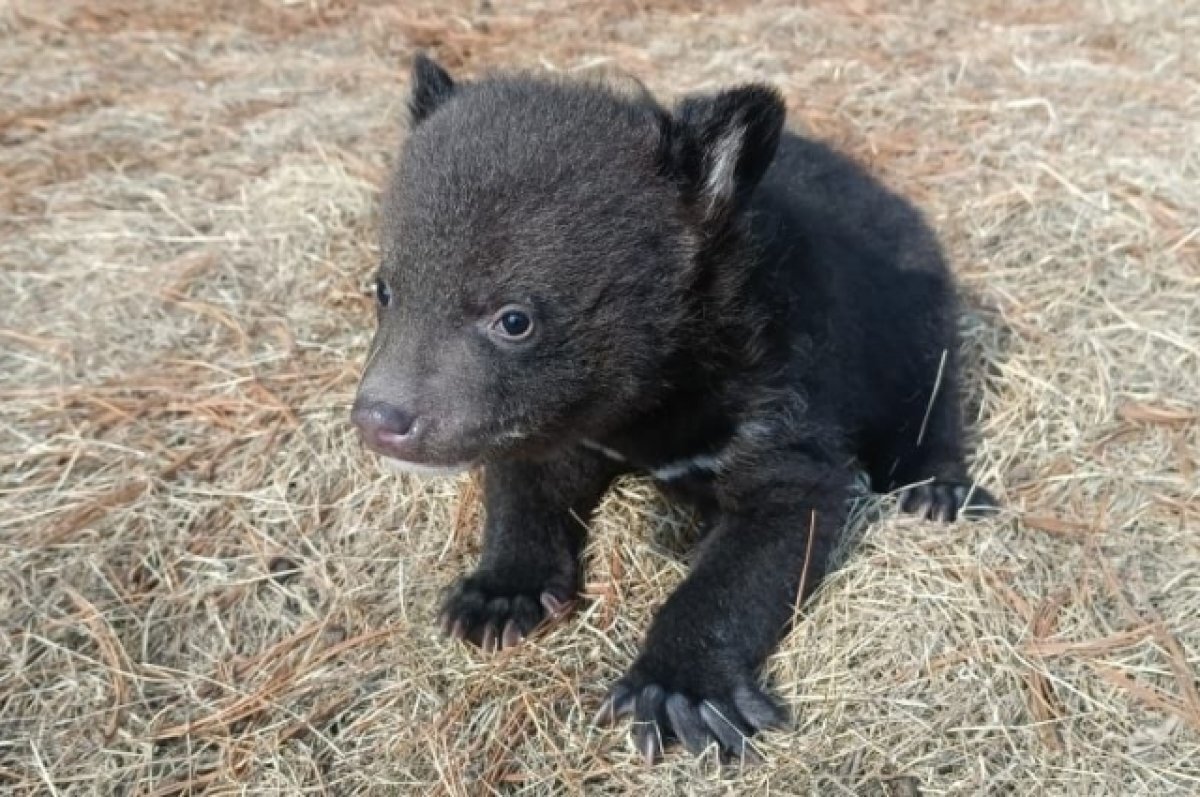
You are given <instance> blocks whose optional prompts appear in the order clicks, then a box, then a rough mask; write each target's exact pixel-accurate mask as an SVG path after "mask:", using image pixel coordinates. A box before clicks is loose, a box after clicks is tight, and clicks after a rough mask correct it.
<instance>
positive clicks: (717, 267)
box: [352, 56, 994, 761]
mask: <svg viewBox="0 0 1200 797" xmlns="http://www.w3.org/2000/svg"><path fill="white" fill-rule="evenodd" d="M411 92H412V93H411V96H410V98H409V109H410V111H411V120H412V125H411V130H410V133H409V135H408V137H407V139H406V141H405V143H404V146H403V149H402V151H401V153H400V156H399V159H398V162H397V164H396V167H395V172H394V175H393V178H392V180H391V182H390V184H389V185H388V187H387V189H386V191H385V194H384V198H383V210H382V246H381V255H382V257H381V264H380V266H379V271H378V275H377V277H378V278H377V281H376V298H377V300H378V302H377V303H378V328H377V331H376V334H375V338H374V340H373V341H372V344H371V349H370V354H369V358H368V361H367V364H366V368H365V370H364V373H363V376H362V381H361V384H360V386H359V390H358V395H357V398H356V400H355V403H354V408H353V410H352V420H353V422H354V424H355V425H356V426H357V427H358V429H359V431H360V433H361V436H362V438H363V440H364V443H365V445H366V446H367V447H369V448H370V449H371V450H373V451H375V452H376V453H378V454H380V455H382V456H383V457H386V458H387V459H388V460H390V461H391V462H392V463H393V464H395V465H396V466H397V467H398V468H400V469H405V470H415V471H423V472H453V471H458V470H462V469H464V468H472V467H479V468H481V469H482V474H483V485H484V501H485V516H486V520H485V528H484V531H483V553H482V558H481V561H480V562H479V566H478V567H477V568H476V569H475V571H474V572H473V573H471V574H470V575H467V576H466V577H464V578H463V579H462V580H461V581H459V582H458V584H457V585H456V586H455V587H454V589H453V590H452V591H451V592H450V594H449V598H448V600H447V601H446V603H445V606H444V608H443V610H442V615H441V617H442V625H443V630H444V631H445V632H446V633H447V634H449V635H451V636H453V637H457V638H459V639H464V640H466V641H468V642H471V643H473V644H475V645H479V646H481V647H482V648H484V649H485V650H496V649H500V648H506V647H509V646H512V645H516V644H518V643H520V641H521V640H522V639H523V638H524V637H525V636H526V635H527V634H529V633H530V632H532V631H533V630H534V628H535V627H536V626H538V625H539V623H541V622H542V621H543V620H545V619H546V618H548V617H556V616H559V615H561V614H563V613H564V612H565V611H566V610H567V609H568V607H569V606H570V604H571V603H572V601H573V600H574V598H575V596H576V591H577V590H578V588H579V586H580V584H581V578H580V562H579V558H580V552H581V550H582V549H583V547H584V541H585V536H586V534H587V528H586V522H587V520H588V518H589V515H590V514H591V513H592V511H593V510H594V509H595V507H596V506H597V504H598V502H599V501H600V499H601V497H602V496H603V495H604V493H605V491H606V490H607V489H608V487H609V485H610V484H611V483H612V481H613V480H614V479H615V478H616V477H617V476H619V475H621V474H623V473H629V472H637V473H645V474H649V476H650V477H652V478H653V479H655V480H656V481H657V482H658V483H659V484H660V485H661V486H662V488H663V490H664V492H665V493H666V494H667V495H668V496H671V497H674V498H677V499H678V500H681V501H685V502H687V503H688V504H690V505H691V506H693V507H694V508H695V510H696V512H697V514H698V517H699V518H700V520H701V523H702V527H703V528H704V530H705V531H704V535H703V538H702V540H701V542H700V543H699V544H698V550H697V551H696V555H695V561H694V564H693V566H692V568H691V572H690V575H689V576H688V577H687V578H686V579H685V580H684V581H683V583H682V584H681V585H680V586H679V588H678V589H677V590H676V591H675V593H674V594H673V595H671V597H670V598H669V599H668V600H667V601H666V603H665V604H664V605H663V606H662V607H661V609H660V610H659V612H658V614H657V616H656V617H655V620H654V622H653V623H652V625H651V627H650V629H649V631H648V633H647V634H646V637H645V640H644V644H643V647H642V651H641V654H640V655H639V656H638V658H637V660H636V661H634V662H633V664H632V666H631V667H630V668H629V670H628V672H627V674H626V675H625V676H624V677H623V678H622V679H621V680H619V681H618V682H617V683H616V684H615V685H614V686H613V687H612V689H611V691H610V692H609V693H608V696H607V698H606V699H605V701H604V702H603V704H602V706H601V709H600V712H599V715H598V720H600V721H606V722H612V721H615V720H617V719H619V718H621V717H623V716H626V715H631V716H632V717H633V718H634V719H635V720H636V722H635V724H634V728H635V731H634V736H635V743H636V745H637V748H638V750H639V751H640V752H641V753H642V754H643V755H644V756H645V758H646V759H647V760H648V761H653V760H655V759H656V758H657V757H658V756H659V755H660V754H661V752H662V750H663V746H664V745H665V744H668V743H671V742H673V741H677V742H679V743H681V744H682V745H683V746H684V747H686V748H687V749H688V750H690V751H693V752H700V751H702V750H703V749H705V748H706V747H708V746H709V745H710V744H716V745H717V746H718V747H719V748H720V750H721V752H722V753H723V754H724V755H725V756H743V755H746V754H747V753H750V752H752V751H751V750H750V749H749V748H748V747H747V739H748V738H749V737H750V736H752V735H753V734H754V733H755V732H756V731H759V730H762V729H765V728H768V727H777V726H779V725H781V724H782V723H783V722H784V721H785V712H784V711H783V709H782V708H781V707H780V705H779V704H778V703H777V702H776V700H775V699H774V698H772V697H771V696H770V695H769V694H768V693H767V692H766V691H765V690H764V689H763V687H762V686H761V685H760V684H759V682H758V674H759V672H758V671H759V669H760V667H761V665H762V664H763V662H764V660H765V659H766V657H767V656H768V655H769V654H770V652H771V651H772V649H773V648H774V647H775V646H776V644H777V643H778V642H779V640H780V637H781V635H782V633H783V632H784V631H785V629H786V626H787V624H788V622H789V620H790V618H791V617H792V612H793V607H794V606H795V604H796V602H797V601H798V600H803V598H804V597H805V595H806V594H807V593H809V592H811V591H812V589H813V588H814V587H815V586H816V585H817V583H818V582H819V581H820V579H821V577H822V575H823V574H824V572H825V569H826V567H827V563H828V560H829V555H830V551H831V549H832V548H833V547H834V545H835V543H836V541H837V539H838V535H839V534H840V533H841V531H842V528H843V526H844V524H845V522H846V517H847V501H848V499H849V498H850V497H852V496H853V494H854V493H855V491H856V484H858V483H860V482H859V481H858V480H859V479H860V474H863V473H864V472H865V475H866V477H867V478H868V479H869V482H870V485H871V488H872V489H873V490H875V491H878V492H894V493H897V494H898V496H899V505H900V508H901V510H902V511H907V512H913V513H916V514H918V515H921V516H924V517H927V518H932V519H939V520H947V521H950V520H954V519H955V518H956V517H958V516H959V515H960V514H964V513H965V512H966V511H968V510H976V509H977V510H980V511H982V510H985V509H987V508H988V507H991V506H994V502H993V500H992V499H991V497H990V496H988V494H987V493H986V492H985V491H983V490H982V489H980V488H978V487H975V486H974V484H973V482H972V479H971V477H970V475H969V474H968V471H967V468H966V465H965V463H964V455H963V444H962V420H961V417H960V408H959V397H958V392H959V370H958V364H957V353H958V348H959V344H958V340H957V337H956V327H955V315H956V309H955V287H954V284H953V281H952V278H951V275H950V273H949V270H948V269H947V266H946V263H945V260H944V259H943V256H942V254H941V251H940V248H939V245H938V243H937V241H936V239H935V237H934V235H933V233H932V232H931V231H930V229H929V227H928V226H927V225H926V223H925V222H924V221H923V219H922V217H921V215H920V214H919V212H918V211H917V210H916V209H914V207H913V206H912V205H910V204H909V203H908V202H906V201H905V200H903V199H902V198H900V197H899V196H897V195H895V194H893V193H892V192H890V191H889V190H887V189H886V188H884V187H883V186H882V185H881V184H880V183H879V182H877V181H876V180H874V179H873V178H872V177H871V176H869V175H868V174H867V173H866V172H865V171H864V170H863V169H862V168H861V167H859V166H858V165H856V164H855V163H854V162H852V161H851V160H849V159H848V158H846V157H844V156H842V155H840V154H838V153H837V152H835V151H833V150H831V149H830V148H829V147H827V146H825V145H824V144H821V143H818V142H816V141H813V140H810V139H808V138H805V137H803V136H801V135H798V134H795V133H792V132H788V131H786V130H785V129H784V117H785V110H784V103H783V101H782V99H781V97H780V95H779V94H778V92H777V91H775V90H774V89H772V88H770V87H768V86H764V85H744V86H740V87H735V88H729V89H727V90H723V91H717V92H714V93H707V94H696V95H691V96H685V97H684V98H682V100H681V101H679V102H678V103H677V104H675V105H674V106H673V107H672V108H667V107H665V106H663V105H661V104H659V103H658V102H657V101H656V100H655V99H654V98H653V97H652V96H650V95H649V93H648V92H645V91H644V90H643V91H640V92H636V91H626V90H618V89H616V88H614V87H611V86H605V85H601V84H598V83H586V82H567V81H564V80H560V79H552V78H539V77H535V76H530V75H525V74H507V75H493V76H489V77H485V78H483V79H480V80H476V81H470V82H466V81H456V80H455V79H453V78H452V77H451V76H450V75H449V74H448V73H447V72H446V71H445V70H444V69H443V68H442V67H441V66H439V65H438V64H436V63H435V62H434V61H432V60H430V59H429V58H427V57H425V56H418V57H417V59H416V61H415V63H414V66H413V75H412V88H411Z"/></svg>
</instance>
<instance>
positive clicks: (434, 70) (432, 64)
mask: <svg viewBox="0 0 1200 797" xmlns="http://www.w3.org/2000/svg"><path fill="white" fill-rule="evenodd" d="M457 88H458V87H457V85H456V84H455V83H454V78H452V77H450V73H449V72H447V71H446V70H445V69H443V68H442V66H441V64H439V63H438V62H437V61H434V60H433V59H432V58H430V57H429V56H427V55H425V53H417V56H416V58H414V59H413V65H412V93H411V94H410V95H409V98H408V110H409V113H410V114H412V122H413V124H414V125H417V124H420V123H421V122H423V121H425V119H427V118H428V117H429V115H430V114H432V113H433V112H434V111H436V110H437V109H438V106H440V105H441V104H442V103H443V102H445V101H446V100H447V99H449V98H450V96H451V95H452V94H454V91H455V90H456V89H457Z"/></svg>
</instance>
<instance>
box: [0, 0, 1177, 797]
mask: <svg viewBox="0 0 1200 797" xmlns="http://www.w3.org/2000/svg"><path fill="white" fill-rule="evenodd" d="M698 8H700V4H689V3H685V2H682V1H681V0H664V2H655V1H654V0H618V1H615V2H611V3H607V2H606V3H589V2H582V0H543V1H540V2H525V3H498V2H497V3H479V2H475V3H471V2H462V1H457V2H451V3H445V2H440V1H435V0H412V1H411V2H401V3H395V2H394V3H379V4H354V3H349V2H344V1H339V0H303V1H302V2H285V1H284V0H251V1H250V2H241V1H240V0H224V1H223V2H217V3H213V4H207V6H206V4H202V3H189V2H183V0H158V1H157V2H148V1H147V2H128V1H126V0H114V1H113V2H106V3H95V4H93V3H86V2H48V1H47V2H25V1H24V0H16V1H15V2H14V1H13V0H9V2H3V3H0V76H2V79H0V286H2V287H0V291H2V292H0V496H2V498H0V501H2V504H0V505H2V507H3V511H2V512H0V623H2V626H0V630H2V633H0V791H3V792H4V793H7V794H62V795H66V794H144V795H170V794H199V793H202V792H207V793H211V794H225V793H232V792H246V793H276V792H278V793H310V792H311V793H329V794H358V793H363V794H409V793H411V794H425V793H437V794H441V793H447V794H461V795H475V794H488V793H505V794H509V793H511V794H530V795H542V794H545V795H548V794H621V793H626V792H630V791H632V792H634V793H638V794H645V795H666V794H722V793H728V794H745V793H767V792H768V791H769V792H770V793H774V794H807V793H820V794H830V795H834V794H846V795H851V794H858V795H916V794H925V795H931V794H990V793H996V794H1072V795H1074V794H1131V795H1132V794H1146V795H1171V794H1195V793H1197V792H1200V696H1198V694H1197V691H1198V687H1197V671H1198V670H1200V535H1198V533H1197V529H1198V525H1200V475H1198V474H1197V467H1198V462H1197V460H1198V458H1200V445H1198V443H1200V404H1198V397H1200V212H1198V211H1197V208H1200V58H1198V55H1197V43H1198V37H1200V7H1198V6H1197V5H1196V4H1195V3H1190V2H1189V3H1181V2H1167V1H1166V0H1157V1H1150V0H1124V1H1122V0H1112V1H1110V2H1103V3H1102V2H1089V3H1067V2H1049V3H1002V2H987V3H976V2H968V0H959V1H958V2H950V1H949V0H947V2H936V3H927V4H926V3H923V4H919V5H918V4H916V3H885V2H882V0H858V1H857V2H851V3H843V2H840V1H838V2H834V1H833V0H819V1H818V2H813V3H810V4H805V5H804V6H803V7H799V6H797V5H796V4H794V3H791V2H787V1H786V0H767V2H757V3H749V2H740V1H739V0H722V1H721V2H714V3H710V4H707V5H704V6H703V11H700V10H697V9H698ZM416 48H430V49H432V50H433V51H434V52H436V53H437V54H438V56H439V57H440V58H441V59H442V60H443V61H444V62H445V63H447V64H448V65H449V66H451V67H452V68H453V69H455V70H456V71H458V72H459V73H461V74H471V73H477V72H478V71H480V70H484V69H487V68H489V67H492V66H497V65H515V66H526V67H534V68H539V69H552V70H557V71H560V72H571V71H589V70H595V69H604V68H609V67H613V66H619V67H621V68H624V69H626V70H629V71H631V72H633V73H635V74H637V75H639V76H641V77H643V78H644V79H645V80H646V81H647V83H648V84H649V85H650V86H651V87H652V88H653V89H655V90H656V91H660V92H665V93H678V92H681V91H685V90H692V89H701V88H711V87H713V86H716V85H719V84H724V83H728V82H733V81H739V80H748V79H766V80H771V81H774V82H776V83H778V84H779V85H780V86H781V87H782V88H783V90H784V92H785V94H786V96H787V99H788V102H789V106H790V109H791V114H792V118H793V120H794V123H795V124H797V125H799V126H801V127H803V128H805V129H807V130H809V131H811V132H813V133H814V134H816V135H818V136H821V137H823V138H826V139H829V140H831V141H833V142H836V143H837V144H839V145H840V146H842V147H844V148H845V149H847V150H849V151H851V152H852V153H854V154H855V155H856V156H857V157H859V158H861V159H862V160H864V161H866V162H869V163H870V164H872V165H873V166H874V167H875V168H876V169H877V170H878V171H879V172H880V173H882V174H883V175H884V176H885V177H886V179H887V180H888V181H889V182H890V183H891V184H892V185H893V186H896V187H897V188H899V189H900V190H902V191H903V192H905V193H907V194H909V195H910V196H912V197H914V198H915V199H917V200H918V201H919V202H920V203H921V204H922V206H923V207H924V208H925V209H926V210H927V211H928V213H929V216H930V218H931V220H932V221H933V222H934V224H935V226H936V227H937V229H938V230H939V232H940V233H941V234H942V236H943V238H944V240H945V242H946V245H947V248H948V250H949V253H950V255H951V257H952V260H953V262H954V263H955V266H956V268H957V270H958V272H959V273H960V275H961V279H962V284H963V289H964V293H965V295H966V301H965V317H964V319H963V327H964V330H965V337H966V341H967V348H968V351H967V359H968V360H969V361H970V362H971V363H972V370H971V374H972V378H971V384H970V392H971V406H972V407H973V413H974V414H975V415H977V417H978V423H977V430H978V434H977V435H976V436H977V453H976V461H977V468H976V470H977V472H978V473H979V474H980V475H981V477H982V480H983V481H984V483H986V484H988V485H989V486H993V487H995V488H996V492H997V493H998V494H999V495H1001V496H1002V497H1003V498H1004V500H1005V502H1006V504H1007V506H1008V510H1006V512H1005V514H1004V515H1003V516H1002V517H1000V518H999V519H997V520H995V521H991V522H987V523H980V524H976V525H965V524H956V525H951V526H940V525H936V524H931V523H924V522H919V521H915V520H911V519H902V518H900V517H898V516H897V515H896V514H895V513H894V511H893V507H892V506H891V505H890V503H889V502H888V501H886V500H884V501H872V502H869V503H864V504H863V505H862V506H861V508H860V511H859V512H858V513H857V518H858V520H857V521H856V522H855V524H854V527H853V528H852V529H851V530H850V531H849V532H848V535H847V539H848V543H849V544H848V545H847V546H846V551H845V557H844V566H843V567H842V569H841V570H839V571H838V572H837V573H836V574H835V575H833V576H832V577H831V578H830V579H829V580H828V582H827V583H826V584H825V585H824V587H823V588H822V590H821V591H820V592H819V593H818V594H817V595H816V596H815V598H814V600H813V601H812V602H811V603H810V605H809V606H808V608H807V611H806V612H805V614H804V616H803V617H802V618H800V620H799V622H798V623H797V626H796V628H795V630H794V631H793V632H792V633H791V635H790V636H789V637H788V638H787V639H786V640H785V643H784V644H783V646H782V647H781V649H780V650H779V652H778V654H777V655H775V656H774V657H773V658H772V660H771V663H770V668H769V673H768V674H767V675H768V677H769V678H770V680H771V682H772V683H773V685H774V687H775V689H776V690H777V691H778V693H779V694H780V695H781V696H782V697H783V698H784V699H785V700H786V702H787V703H788V704H789V705H790V706H792V707H793V709H794V713H795V722H794V727H793V728H792V729H791V730H790V731H788V732H784V733H776V734H772V735H769V736H767V737H765V738H763V739H762V740H761V741H760V743H759V748H760V749H761V751H762V752H763V754H764V756H765V757H766V759H767V762H766V763H765V764H763V765H761V766H758V767H754V768H747V769H744V770H743V769H739V768H737V767H731V768H725V769H722V768H721V767H719V766H718V765H717V763H716V762H715V761H714V760H712V759H711V757H710V758H702V759H699V760H696V759H692V758H688V757H686V756H683V755H681V754H672V755H669V756H668V758H667V760H666V762H665V763H664V764H663V765H661V766H659V767H656V768H653V769H647V768H644V767H643V766H641V764H640V763H639V760H638V758H637V756H636V755H635V752H634V751H633V749H632V746H631V744H630V743H629V741H628V729H627V727H621V728H618V729H616V730H597V729H594V728H592V727H591V726H590V724H589V717H590V715H591V714H592V712H593V711H594V710H595V708H596V706H597V704H598V702H599V700H600V698H601V696H602V695H603V693H604V691H605V689H606V687H607V686H608V684H609V683H610V682H611V680H612V679H614V678H615V677H617V676H618V675H619V674H620V673H621V671H622V670H623V668H624V667H625V666H626V665H627V664H628V663H629V662H630V661H631V660H632V658H633V655H634V652H635V649H636V646H637V642H638V639H639V636H640V634H641V632H642V631H643V630H644V629H645V628H646V626H647V623H648V621H649V618H650V616H651V613H652V612H653V610H654V608H655V606H657V605H658V604H659V603H660V602H661V601H662V600H663V598H664V596H665V595H666V594H667V592H668V591H669V590H670V589H671V587H672V586H673V585H674V584H675V583H677V582H678V580H679V579H680V577H681V576H682V574H683V573H684V572H685V569H686V559H685V557H684V556H683V554H682V551H684V550H685V548H686V542H687V540H688V538H689V537H690V535H691V534H692V533H693V530H692V528H691V525H690V523H689V520H688V518H687V517H685V516H683V515H680V514H678V513H675V512H673V511H671V510H669V509H668V508H666V507H665V506H663V505H662V503H661V502H660V501H659V499H658V498H657V497H656V495H655V493H654V491H653V489H652V488H651V487H650V486H649V485H647V484H646V483H643V482H639V481H637V480H630V481H627V482H623V483H622V484H621V485H620V487H619V489H617V490H615V491H614V493H613V494H612V495H611V497H610V498H609V500H608V501H607V502H606V503H605V505H604V507H603V508H602V511H601V512H600V515H599V517H598V518H597V520H596V523H595V534H594V536H593V541H592V544H591V546H590V548H589V550H588V577H587V589H586V593H585V594H584V595H583V596H582V600H581V601H580V604H579V608H578V611H577V613H576V615H575V616H574V617H573V618H572V619H571V620H570V621H569V622H567V623H564V624H562V625H560V626H558V627H556V628H553V629H551V630H549V631H548V633H545V634H543V635H541V636H540V637H538V638H536V639H535V640H533V641H532V643H531V644H527V645H525V646H523V647H521V648H519V649H517V650H515V651H511V652H509V653H506V654H504V655H501V656H499V657H495V658H487V657H484V656H482V655H480V654H478V653H477V652H476V651H474V650H469V649H467V648H465V647H463V646H460V645H457V644H449V643H447V642H445V641H441V640H439V639H438V638H437V635H436V631H435V628H434V622H433V619H434V616H435V613H436V609H437V597H438V594H439V592H440V591H441V589H443V588H444V587H445V586H446V585H448V584H449V583H450V581H451V580H452V579H453V578H454V576H455V575H456V574H458V573H459V572H461V571H462V570H463V569H464V568H466V567H469V566H470V565H471V563H472V560H473V558H474V557H475V555H476V553H477V550H478V538H477V527H478V520H479V507H478V502H477V499H476V496H477V490H476V487H475V486H474V483H473V482H472V481H471V480H470V479H469V478H463V479H462V480H459V481H456V482H447V481H436V482H428V483H421V482H416V481H408V480H405V479H397V478H396V477H394V476H392V475H388V474H386V473H384V472H382V471H381V470H380V468H379V467H378V465H377V463H376V462H375V461H373V460H372V459H371V458H370V457H368V456H366V455H364V454H363V452H362V451H361V450H360V447H359V445H358V444H357V442H356V440H355V438H354V436H353V435H352V432H351V429H350V428H349V426H348V424H347V407H348V404H349V401H350V399H351V396H352V392H353V389H354V385H355V379H356V376H357V369H358V366H359V363H360V361H361V360H362V357H363V354H364V350H365V346H366V343H367V340H368V337H369V333H370V328H371V325H372V323H373V322H372V312H371V305H370V298H369V296H368V295H367V294H366V292H365V290H364V289H365V287H366V286H367V284H368V282H369V279H370V275H371V271H372V269H373V264H374V259H375V244H374V224H375V217H374V213H375V201H376V196H377V191H378V187H379V185H380V183H381V180H382V178H383V175H384V174H385V168H386V165H387V163H388V162H389V159H390V156H391V154H392V153H393V152H394V151H395V148H396V145H397V143H398V142H399V140H400V136H401V127H402V118H403V113H402V108H403V101H404V85H403V81H404V79H405V77H404V76H405V71H406V64H407V59H408V58H409V56H410V55H411V53H412V52H413V51H414V50H415V49H416Z"/></svg>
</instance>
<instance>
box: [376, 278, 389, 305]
mask: <svg viewBox="0 0 1200 797" xmlns="http://www.w3.org/2000/svg"><path fill="white" fill-rule="evenodd" d="M375 300H376V301H378V302H379V306H380V307H387V306H388V305H389V304H391V303H392V289H391V288H389V287H388V286H387V283H386V282H384V281H383V278H382V277H378V278H376V280H375Z"/></svg>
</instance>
